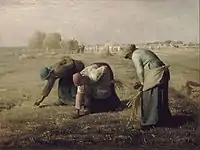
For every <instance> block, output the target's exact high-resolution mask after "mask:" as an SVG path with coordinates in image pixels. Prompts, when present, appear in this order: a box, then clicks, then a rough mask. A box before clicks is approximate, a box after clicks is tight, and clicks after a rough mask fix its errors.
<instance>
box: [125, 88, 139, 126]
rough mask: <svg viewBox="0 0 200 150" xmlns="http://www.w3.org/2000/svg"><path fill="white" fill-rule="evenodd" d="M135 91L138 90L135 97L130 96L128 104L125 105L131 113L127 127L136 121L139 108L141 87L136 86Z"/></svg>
mask: <svg viewBox="0 0 200 150" xmlns="http://www.w3.org/2000/svg"><path fill="white" fill-rule="evenodd" d="M135 89H138V93H137V95H132V96H131V97H129V99H130V100H129V102H128V103H127V104H126V105H127V106H128V107H129V108H130V107H131V108H132V111H131V115H130V118H129V122H128V124H127V125H129V124H130V123H131V122H132V121H134V119H135V120H137V119H138V116H137V114H138V108H139V107H140V101H141V95H142V86H141V85H137V86H136V87H135Z"/></svg>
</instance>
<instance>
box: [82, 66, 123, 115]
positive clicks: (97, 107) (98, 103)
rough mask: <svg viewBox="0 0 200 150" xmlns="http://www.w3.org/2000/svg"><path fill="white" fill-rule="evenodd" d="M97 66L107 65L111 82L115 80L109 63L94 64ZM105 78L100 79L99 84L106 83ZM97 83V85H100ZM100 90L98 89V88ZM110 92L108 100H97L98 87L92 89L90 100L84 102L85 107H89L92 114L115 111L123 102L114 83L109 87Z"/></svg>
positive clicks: (89, 94) (89, 95)
mask: <svg viewBox="0 0 200 150" xmlns="http://www.w3.org/2000/svg"><path fill="white" fill-rule="evenodd" d="M93 64H96V65H97V66H98V67H100V66H102V65H106V66H107V67H108V72H109V74H110V78H109V79H110V80H113V79H114V75H113V71H112V69H111V67H110V66H109V65H108V64H107V63H103V62H99V63H93ZM103 80H104V79H103V77H101V78H100V81H98V83H99V82H104V81H103ZM98 83H97V85H98ZM97 88H98V87H97ZM107 88H109V90H110V92H111V93H110V96H109V97H107V98H95V97H94V93H95V90H96V87H92V88H90V92H89V93H88V98H87V99H85V101H84V106H85V107H89V108H90V110H91V112H92V113H97V112H108V111H114V110H115V109H116V108H117V107H119V105H120V104H121V101H120V99H119V97H118V95H117V94H116V90H115V85H114V83H111V84H110V86H109V87H107Z"/></svg>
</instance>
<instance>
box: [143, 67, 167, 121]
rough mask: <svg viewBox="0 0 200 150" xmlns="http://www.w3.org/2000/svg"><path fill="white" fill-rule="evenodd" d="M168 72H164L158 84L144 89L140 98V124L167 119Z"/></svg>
mask: <svg viewBox="0 0 200 150" xmlns="http://www.w3.org/2000/svg"><path fill="white" fill-rule="evenodd" d="M168 82H169V72H168V71H167V72H165V73H164V75H163V78H162V80H161V82H160V84H158V85H156V86H155V87H154V88H152V89H149V90H147V91H144V92H143V94H142V99H141V124H142V125H158V124H165V123H167V122H168V121H169V119H170V117H171V113H170V111H169V106H168Z"/></svg>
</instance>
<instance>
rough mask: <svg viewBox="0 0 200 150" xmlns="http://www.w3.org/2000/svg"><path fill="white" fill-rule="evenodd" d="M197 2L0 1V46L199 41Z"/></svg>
mask: <svg viewBox="0 0 200 150" xmlns="http://www.w3.org/2000/svg"><path fill="white" fill-rule="evenodd" d="M198 2H199V0H127V1H125V0H0V37H1V41H0V45H12V46H13V45H26V44H27V41H28V38H29V37H30V36H31V35H32V34H33V33H34V32H35V31H36V30H41V31H44V32H55V31H56V32H60V33H61V34H62V36H63V38H65V39H68V38H71V37H75V38H77V39H78V40H80V41H83V42H86V43H91V44H94V43H104V42H106V41H107V40H110V41H113V42H116V43H138V42H145V41H156V40H160V41H162V40H168V39H171V40H182V41H186V42H188V41H195V42H198V41H199V19H198V17H199V3H198Z"/></svg>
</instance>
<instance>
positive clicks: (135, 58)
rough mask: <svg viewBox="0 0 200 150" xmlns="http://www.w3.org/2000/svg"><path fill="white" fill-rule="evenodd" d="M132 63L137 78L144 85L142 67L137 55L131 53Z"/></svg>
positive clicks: (139, 57)
mask: <svg viewBox="0 0 200 150" xmlns="http://www.w3.org/2000/svg"><path fill="white" fill-rule="evenodd" d="M132 61H133V63H134V65H135V68H136V72H137V76H138V79H139V81H140V82H141V84H143V83H144V67H143V62H142V59H141V56H140V54H139V53H133V56H132Z"/></svg>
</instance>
